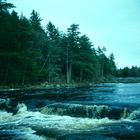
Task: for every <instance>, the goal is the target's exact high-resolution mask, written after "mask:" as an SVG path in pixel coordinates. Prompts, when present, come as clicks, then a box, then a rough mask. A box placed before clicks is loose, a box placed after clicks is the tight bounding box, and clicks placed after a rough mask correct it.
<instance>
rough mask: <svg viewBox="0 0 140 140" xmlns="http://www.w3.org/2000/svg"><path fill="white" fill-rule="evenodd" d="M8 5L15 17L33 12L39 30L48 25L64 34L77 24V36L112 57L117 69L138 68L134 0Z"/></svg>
mask: <svg viewBox="0 0 140 140" xmlns="http://www.w3.org/2000/svg"><path fill="white" fill-rule="evenodd" d="M8 2H11V3H13V4H14V5H15V6H16V8H15V9H14V10H15V11H16V12H18V14H19V15H20V14H21V13H22V14H23V15H24V16H26V17H27V18H29V17H30V13H31V12H32V10H33V9H34V10H35V11H36V12H38V13H39V15H40V17H41V18H42V19H43V21H42V25H43V26H46V25H47V23H48V22H49V21H51V22H52V23H53V24H54V25H55V26H56V27H58V28H59V30H60V31H63V32H66V30H67V28H69V26H70V25H71V24H73V23H75V24H79V27H80V31H81V34H86V35H87V36H88V37H89V38H90V40H91V41H92V42H93V44H94V47H95V48H97V47H98V46H100V47H106V49H107V52H106V54H107V55H109V54H111V53H113V54H114V56H115V62H116V65H117V67H118V68H123V67H126V66H127V67H129V68H131V67H132V66H137V67H139V66H140V65H139V56H140V48H139V44H140V39H139V36H140V28H139V27H140V19H139V14H138V13H139V12H140V9H139V5H140V1H138V0H134V1H133V0H124V1H121V0H113V1H112V0H106V1H102V0H98V1H97V0H94V1H92V0H87V1H83V2H81V1H80V0H77V1H74V0H71V1H70V0H68V1H64V0H60V1H54V0H52V1H45V0H40V1H39V0H37V1H36V2H34V1H33V0H30V1H27V0H24V1H18V0H14V1H13V0H8ZM73 3H74V5H73ZM79 4H80V6H79ZM47 5H49V6H47ZM94 5H95V6H94ZM62 7H63V8H62ZM52 8H53V9H52Z"/></svg>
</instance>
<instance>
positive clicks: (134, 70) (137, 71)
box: [117, 66, 140, 77]
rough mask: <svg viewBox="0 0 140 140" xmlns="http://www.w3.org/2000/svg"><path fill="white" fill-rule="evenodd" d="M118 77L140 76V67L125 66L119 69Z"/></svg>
mask: <svg viewBox="0 0 140 140" xmlns="http://www.w3.org/2000/svg"><path fill="white" fill-rule="evenodd" d="M117 76H118V77H140V67H137V66H132V67H131V68H129V67H124V68H121V69H118V70H117Z"/></svg>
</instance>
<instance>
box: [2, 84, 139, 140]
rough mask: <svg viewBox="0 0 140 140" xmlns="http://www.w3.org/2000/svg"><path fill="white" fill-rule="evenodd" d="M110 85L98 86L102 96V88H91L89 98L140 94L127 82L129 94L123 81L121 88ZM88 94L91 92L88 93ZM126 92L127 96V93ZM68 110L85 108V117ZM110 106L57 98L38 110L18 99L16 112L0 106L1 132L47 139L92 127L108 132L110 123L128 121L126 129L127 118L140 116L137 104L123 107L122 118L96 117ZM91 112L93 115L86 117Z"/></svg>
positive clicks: (28, 138) (31, 139)
mask: <svg viewBox="0 0 140 140" xmlns="http://www.w3.org/2000/svg"><path fill="white" fill-rule="evenodd" d="M137 85H138V84H137ZM137 85H136V86H134V87H135V88H136V89H139V86H137ZM109 86H110V87H107V88H108V89H109V93H108V92H103V91H104V88H101V92H102V94H103V96H101V92H99V94H98V93H96V92H95V94H94V91H93V92H91V94H92V95H95V96H94V97H92V99H95V97H97V98H96V100H98V99H101V100H99V101H104V100H106V101H110V102H111V99H112V100H113V102H114V101H115V103H117V102H121V101H122V102H128V103H129V100H128V99H130V97H131V98H132V97H133V96H136V95H139V90H138V91H137V92H136V93H135V94H133V93H132V91H133V90H132V89H131V87H129V86H130V85H127V86H128V88H129V89H127V90H126V91H127V92H128V94H127V93H126V91H125V88H124V85H122V84H120V85H118V86H119V88H120V91H119V89H118V87H117V90H114V89H113V90H112V87H111V84H110V85H109ZM131 86H132V85H131ZM113 88H115V87H113ZM105 90H106V89H105ZM111 91H113V93H110V92H111ZM134 91H135V90H134ZM32 95H33V94H32ZM83 95H85V94H83ZM88 95H89V96H90V93H89V94H88ZM128 95H130V96H129V97H128ZM86 97H88V96H86ZM76 98H77V96H76ZM135 98H136V97H135ZM71 99H72V98H71ZM73 99H75V98H73ZM124 99H126V100H127V101H124ZM85 100H86V99H85ZM138 100H139V99H137V100H136V102H137V103H138ZM130 101H131V103H134V101H133V102H132V100H130ZM9 102H10V99H0V103H1V104H3V103H5V104H6V105H7V106H8V105H9ZM75 102H76V100H75ZM111 103H112V102H111ZM115 105H117V104H114V106H115ZM56 107H57V108H56ZM71 110H72V111H74V113H75V112H76V111H77V110H79V111H85V112H86V117H85V118H82V117H72V116H67V115H64V114H65V112H66V111H68V112H69V111H71ZM111 110H112V107H110V106H109V105H94V104H93V105H92V104H91V105H84V104H79V103H77V104H74V103H72V102H68V103H63V102H60V103H59V102H56V103H53V104H50V105H48V107H47V106H44V107H42V108H39V110H38V111H37V110H36V111H31V110H28V109H27V106H26V105H25V104H23V103H21V104H18V105H17V113H16V114H15V115H13V114H12V113H9V112H7V111H5V110H0V134H1V133H7V134H9V133H10V134H11V133H14V134H16V135H14V136H13V137H14V138H15V139H20V140H34V139H35V140H46V139H49V138H56V137H58V136H61V135H65V134H72V133H87V132H92V131H93V132H95V131H96V130H102V131H104V128H106V127H108V129H109V130H108V131H110V133H111V131H112V127H111V128H109V127H110V126H112V125H113V126H114V129H116V128H115V127H116V126H117V125H118V124H121V123H124V122H125V123H128V126H127V125H126V124H125V125H124V126H125V127H128V129H129V128H133V127H132V126H129V122H131V123H138V122H139V120H140V109H139V108H136V109H134V110H130V111H129V108H127V107H124V108H123V110H122V114H120V116H122V118H120V119H119V120H113V119H109V118H107V117H104V118H102V119H101V118H100V119H97V116H98V115H100V114H101V113H102V112H104V111H105V113H108V112H110V111H111ZM76 113H77V112H76ZM91 114H92V115H91ZM90 115H91V116H93V117H90V118H88V117H89V116H90ZM112 115H114V114H112ZM114 129H113V130H114ZM132 130H133V129H132ZM108 131H107V132H108ZM120 131H121V130H120ZM133 131H135V130H133Z"/></svg>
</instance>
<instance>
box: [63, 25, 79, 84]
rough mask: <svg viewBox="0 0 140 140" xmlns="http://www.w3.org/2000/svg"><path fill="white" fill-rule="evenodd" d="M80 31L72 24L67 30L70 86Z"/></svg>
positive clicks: (68, 80) (67, 64)
mask: <svg viewBox="0 0 140 140" xmlns="http://www.w3.org/2000/svg"><path fill="white" fill-rule="evenodd" d="M78 30H79V25H78V24H72V25H71V26H70V28H68V29H67V39H68V44H67V46H66V47H67V48H66V71H67V83H68V84H69V83H70V82H71V81H72V69H73V68H72V66H73V63H74V58H75V54H76V50H77V48H78V43H79V34H80V32H79V31H78Z"/></svg>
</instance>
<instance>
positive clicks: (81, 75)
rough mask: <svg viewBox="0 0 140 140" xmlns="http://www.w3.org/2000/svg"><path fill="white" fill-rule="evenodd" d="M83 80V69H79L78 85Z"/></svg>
mask: <svg viewBox="0 0 140 140" xmlns="http://www.w3.org/2000/svg"><path fill="white" fill-rule="evenodd" d="M82 80H83V68H82V67H81V69H80V83H82Z"/></svg>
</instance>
